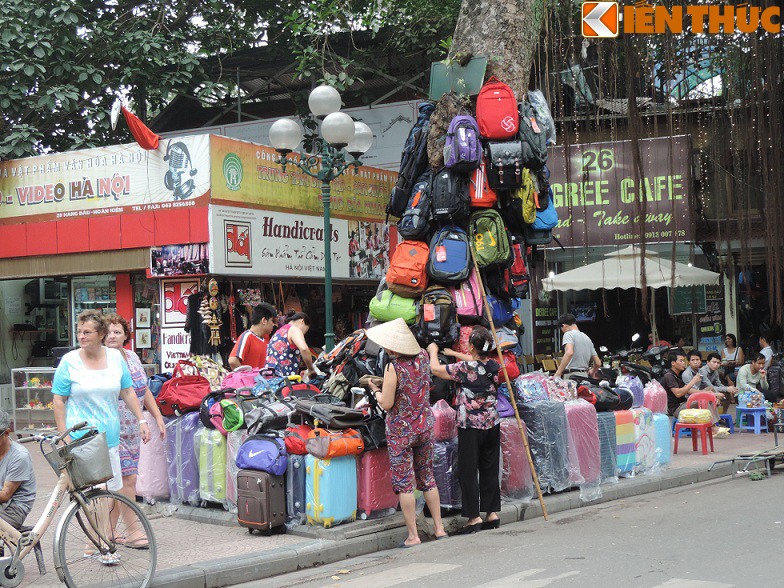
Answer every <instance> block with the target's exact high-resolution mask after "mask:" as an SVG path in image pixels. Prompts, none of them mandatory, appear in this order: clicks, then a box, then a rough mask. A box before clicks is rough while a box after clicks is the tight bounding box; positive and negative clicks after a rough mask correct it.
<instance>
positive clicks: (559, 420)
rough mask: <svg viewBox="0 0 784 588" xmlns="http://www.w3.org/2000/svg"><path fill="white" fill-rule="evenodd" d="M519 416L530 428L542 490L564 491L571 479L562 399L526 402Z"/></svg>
mask: <svg viewBox="0 0 784 588" xmlns="http://www.w3.org/2000/svg"><path fill="white" fill-rule="evenodd" d="M520 413H521V414H520V416H521V417H522V418H523V420H524V421H525V424H526V426H527V427H528V446H529V448H530V449H531V457H532V458H533V461H534V467H535V468H536V473H537V475H538V476H539V485H540V487H541V488H542V491H550V492H561V491H562V490H566V489H567V488H569V487H570V486H571V484H570V482H569V437H568V433H567V431H568V428H569V427H568V424H567V422H566V409H565V408H564V404H563V402H553V401H551V400H545V401H542V402H533V403H531V404H523V406H522V408H521V411H520Z"/></svg>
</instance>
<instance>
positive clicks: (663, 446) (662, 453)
mask: <svg viewBox="0 0 784 588" xmlns="http://www.w3.org/2000/svg"><path fill="white" fill-rule="evenodd" d="M653 430H654V436H655V439H656V463H657V464H658V465H659V466H666V465H669V463H670V460H672V425H671V424H670V417H668V416H667V415H666V414H662V413H660V412H656V413H654V414H653Z"/></svg>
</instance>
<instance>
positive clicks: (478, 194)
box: [468, 157, 498, 208]
mask: <svg viewBox="0 0 784 588" xmlns="http://www.w3.org/2000/svg"><path fill="white" fill-rule="evenodd" d="M468 195H469V196H470V198H471V206H472V207H474V208H492V207H493V206H495V203H496V202H497V201H498V195H497V194H496V193H495V190H493V189H492V188H491V187H490V184H489V183H488V181H487V162H486V161H485V158H484V157H483V158H482V162H481V163H480V164H479V167H478V168H476V169H475V170H474V173H472V174H471V183H470V184H469V185H468Z"/></svg>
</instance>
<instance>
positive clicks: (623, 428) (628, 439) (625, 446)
mask: <svg viewBox="0 0 784 588" xmlns="http://www.w3.org/2000/svg"><path fill="white" fill-rule="evenodd" d="M613 414H614V415H615V455H616V461H617V470H616V471H617V472H618V475H621V476H630V475H634V466H635V465H636V464H637V449H636V447H635V437H636V436H635V433H634V415H633V414H632V411H631V410H616V411H615V412H613Z"/></svg>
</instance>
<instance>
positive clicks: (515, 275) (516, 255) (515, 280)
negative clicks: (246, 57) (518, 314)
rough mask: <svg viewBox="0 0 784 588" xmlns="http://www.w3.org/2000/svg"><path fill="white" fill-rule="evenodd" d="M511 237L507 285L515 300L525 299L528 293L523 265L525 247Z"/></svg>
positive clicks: (525, 268) (526, 277)
mask: <svg viewBox="0 0 784 588" xmlns="http://www.w3.org/2000/svg"><path fill="white" fill-rule="evenodd" d="M518 239H519V237H516V236H512V256H513V257H512V266H511V267H510V268H509V285H510V287H511V289H512V294H513V295H514V296H515V297H517V298H525V295H526V294H527V293H528V281H529V275H528V266H527V265H526V263H525V250H524V248H525V245H524V244H522V243H521V242H519V241H518Z"/></svg>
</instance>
